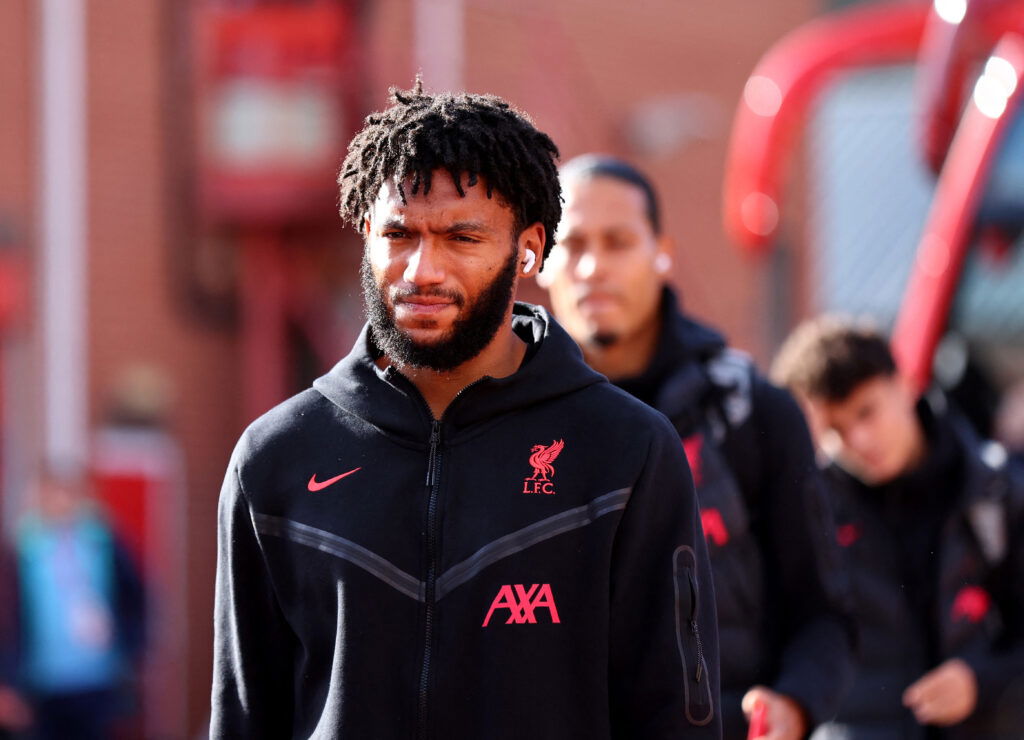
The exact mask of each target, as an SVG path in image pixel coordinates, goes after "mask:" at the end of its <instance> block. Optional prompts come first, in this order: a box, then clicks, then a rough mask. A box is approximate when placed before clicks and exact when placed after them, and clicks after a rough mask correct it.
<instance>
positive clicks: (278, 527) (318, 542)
mask: <svg viewBox="0 0 1024 740" xmlns="http://www.w3.org/2000/svg"><path fill="white" fill-rule="evenodd" d="M253 522H254V523H255V524H256V529H257V531H259V532H262V533H263V534H269V535H273V536H275V537H284V538H285V539H289V540H291V541H293V542H297V543H299V544H300V545H307V546H308V547H313V548H316V549H317V550H322V551H323V552H326V553H330V554H331V555H336V556H337V557H339V558H342V559H344V560H347V561H349V562H350V563H352V564H353V565H358V566H359V567H360V568H362V569H363V570H365V571H366V572H367V573H370V574H371V575H374V576H376V577H377V578H379V579H380V580H382V581H384V583H386V584H388V585H389V586H391V587H392V588H394V589H396V590H398V591H400V592H401V593H403V594H405V595H406V596H408V597H409V598H411V599H415V600H416V601H423V600H424V598H425V593H426V588H425V586H424V584H423V583H422V582H421V581H419V580H417V579H416V578H414V577H413V576H411V575H409V574H408V573H406V572H405V571H404V570H402V569H401V568H399V567H397V566H396V565H394V564H393V563H391V562H390V561H388V560H385V559H384V558H382V557H381V556H380V555H377V554H376V553H373V552H371V551H369V550H367V549H366V548H365V547H363V546H362V545H357V544H356V543H355V542H352V541H351V540H346V539H345V538H344V537H339V536H338V535H336V534H332V533H331V532H325V531H324V530H322V529H317V528H316V527H311V526H309V525H308V524H301V523H300V522H296V521H292V520H291V519H284V518H282V517H278V516H270V515H269V514H253Z"/></svg>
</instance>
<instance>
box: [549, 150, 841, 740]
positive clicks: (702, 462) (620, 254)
mask: <svg viewBox="0 0 1024 740" xmlns="http://www.w3.org/2000/svg"><path fill="white" fill-rule="evenodd" d="M562 185H563V193H564V198H565V206H564V209H563V215H562V222H561V225H560V227H559V232H558V240H557V243H556V245H555V246H554V248H553V251H552V253H551V258H550V259H549V260H548V263H547V265H546V266H545V268H544V271H543V272H542V273H541V275H540V278H539V280H540V282H541V284H542V285H543V286H545V287H547V288H548V290H549V291H550V296H551V305H552V307H553V308H554V313H555V315H556V316H557V317H558V320H559V321H561V322H562V324H563V325H564V326H565V327H566V329H567V330H568V332H569V334H570V335H572V337H573V338H574V339H575V340H576V341H577V342H578V343H579V344H580V346H581V347H582V349H583V354H584V357H585V358H586V360H587V362H588V363H589V364H590V366H591V367H593V368H594V369H595V370H598V371H600V372H602V373H604V374H605V375H607V376H608V377H609V378H610V379H611V380H612V382H613V383H615V384H616V385H617V386H619V387H620V388H622V389H623V390H626V391H628V392H630V393H631V394H633V395H634V396H636V397H637V398H639V399H640V400H642V401H645V402H646V403H648V404H650V405H652V406H654V407H655V408H656V409H658V410H659V411H662V412H663V413H664V414H665V415H666V416H668V418H669V419H670V420H671V421H672V422H673V424H674V425H675V428H676V432H677V436H678V437H679V438H680V439H681V440H682V443H683V445H684V446H685V448H686V451H687V452H688V454H689V456H690V466H691V468H692V469H693V474H694V478H695V481H696V484H697V493H698V497H699V499H700V507H701V516H702V519H703V523H704V534H705V535H706V537H707V542H708V548H709V551H710V556H711V561H712V566H713V572H714V578H715V592H716V597H717V608H718V619H719V633H720V635H721V639H720V645H721V651H722V652H721V661H722V711H723V722H724V726H725V732H724V735H725V737H727V738H745V737H747V735H748V731H749V728H748V717H750V716H751V715H754V714H755V713H756V714H757V715H758V719H759V721H758V722H755V723H754V724H755V725H757V727H760V726H761V724H762V722H761V721H760V720H766V722H767V725H768V728H769V731H768V733H767V734H765V735H764V736H765V737H769V738H773V739H775V738H780V739H781V738H786V739H789V738H800V737H803V735H804V734H805V733H806V731H807V730H809V729H810V728H811V727H812V726H814V725H815V724H817V723H818V722H821V721H823V720H825V719H827V718H828V717H830V716H831V714H832V713H833V712H834V711H835V708H836V707H837V702H838V699H839V697H840V695H841V693H842V690H843V685H844V677H845V676H846V675H847V672H848V665H849V652H850V640H849V627H848V624H847V623H846V621H845V618H844V616H843V613H842V611H841V610H840V608H839V607H838V606H837V603H838V600H839V599H840V596H838V595H837V593H836V592H837V591H838V590H839V589H841V587H842V582H841V581H842V579H841V572H839V571H838V570H837V558H836V556H835V554H834V542H832V541H830V539H829V536H828V534H827V533H828V532H829V531H830V529H829V528H830V526H831V524H830V522H829V518H828V516H827V513H826V507H825V505H824V498H823V495H822V492H821V489H820V485H819V480H818V479H817V476H816V473H815V466H814V458H813V452H812V447H811V443H810V439H809V437H808V434H807V430H806V426H805V424H804V422H803V420H802V418H801V415H800V410H799V408H798V407H797V406H796V404H795V403H794V402H793V400H792V399H791V398H790V397H789V396H788V395H787V394H786V393H785V392H784V391H781V390H779V389H777V388H775V387H773V386H771V385H769V384H768V383H767V382H766V381H764V380H763V379H762V378H761V376H759V375H758V374H757V373H756V372H755V371H754V369H753V366H752V365H751V363H750V361H749V360H748V359H747V358H746V357H745V356H743V355H741V354H739V353H737V352H734V351H731V350H729V349H727V348H726V344H725V341H724V339H723V338H722V336H721V335H720V334H718V333H717V332H715V331H713V330H712V329H709V328H708V327H706V326H703V325H702V324H699V323H697V322H696V321H694V320H693V319H691V318H690V317H688V316H685V315H684V314H683V313H681V311H680V309H679V307H678V306H677V303H676V299H675V296H674V294H673V292H672V291H671V289H670V288H669V287H668V285H667V283H666V280H667V277H668V274H669V271H670V268H671V245H670V243H669V240H668V238H667V237H666V236H665V235H664V234H663V233H662V229H661V218H660V213H659V208H658V201H657V198H656V196H655V192H654V189H653V187H652V186H651V184H650V182H649V181H648V179H647V178H646V177H644V176H643V175H642V174H641V173H640V172H638V171H637V170H636V169H635V168H633V167H632V166H630V165H628V164H626V163H624V162H622V161H619V160H615V159H612V158H609V157H603V156H594V155H588V156H584V157H580V158H577V159H575V160H573V161H571V162H569V163H568V164H566V166H565V167H564V168H563V170H562ZM757 727H755V730H756V731H757Z"/></svg>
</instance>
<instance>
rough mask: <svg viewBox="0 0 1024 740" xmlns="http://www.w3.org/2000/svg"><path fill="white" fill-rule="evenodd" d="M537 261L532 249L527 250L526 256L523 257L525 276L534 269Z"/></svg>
mask: <svg viewBox="0 0 1024 740" xmlns="http://www.w3.org/2000/svg"><path fill="white" fill-rule="evenodd" d="M536 261H537V255H536V254H534V253H533V250H532V249H527V250H526V256H525V257H523V274H524V275H526V274H528V273H529V272H530V270H532V269H533V263H534V262H536Z"/></svg>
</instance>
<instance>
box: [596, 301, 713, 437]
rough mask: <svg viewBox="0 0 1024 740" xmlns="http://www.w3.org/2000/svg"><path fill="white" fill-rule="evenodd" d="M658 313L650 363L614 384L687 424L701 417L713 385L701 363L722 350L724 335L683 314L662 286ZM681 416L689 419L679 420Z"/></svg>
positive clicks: (618, 379)
mask: <svg viewBox="0 0 1024 740" xmlns="http://www.w3.org/2000/svg"><path fill="white" fill-rule="evenodd" d="M659 316H660V321H661V333H660V335H659V337H658V343H657V345H656V347H655V350H654V356H653V357H652V358H651V362H650V364H648V366H647V367H646V368H645V369H644V371H643V372H642V373H640V375H637V376H634V377H630V378H617V379H616V380H615V384H616V385H617V386H619V387H620V388H622V389H623V390H625V391H626V392H627V393H630V394H631V395H633V396H636V397H637V398H639V399H640V400H641V401H644V402H645V403H647V404H649V405H651V406H653V407H654V408H656V409H658V411H661V412H662V413H663V414H665V415H666V416H668V417H669V418H670V419H675V420H676V421H677V422H679V423H681V424H683V426H689V425H690V424H692V423H696V421H697V420H698V419H699V418H700V417H701V416H702V414H703V412H702V411H701V409H702V406H703V402H704V399H705V397H706V395H707V394H708V393H709V392H711V391H712V388H713V386H712V383H711V380H710V378H708V376H707V373H706V372H705V371H704V362H705V361H706V360H708V359H710V358H711V357H714V356H715V355H717V354H719V353H721V352H722V351H723V350H724V349H725V347H726V342H725V337H724V336H722V335H721V334H719V333H718V332H717V331H715V330H714V329H711V328H709V327H707V326H704V325H703V324H700V323H698V322H696V321H694V320H693V319H691V318H689V317H688V316H686V315H685V314H684V313H683V312H682V311H681V310H680V308H679V302H678V300H677V299H676V294H675V292H674V291H673V290H672V289H671V288H669V287H668V286H665V287H664V288H663V289H662V295H661V306H660V308H659ZM682 416H686V417H692V418H691V421H689V422H685V423H683V422H680V421H679V417H682Z"/></svg>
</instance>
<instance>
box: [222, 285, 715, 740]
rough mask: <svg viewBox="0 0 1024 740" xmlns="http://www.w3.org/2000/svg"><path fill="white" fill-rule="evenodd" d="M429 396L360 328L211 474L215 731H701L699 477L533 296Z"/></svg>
mask: <svg viewBox="0 0 1024 740" xmlns="http://www.w3.org/2000/svg"><path fill="white" fill-rule="evenodd" d="M513 326H514V330H515V331H516V333H517V335H518V336H519V337H521V338H522V339H523V340H524V341H526V342H527V344H528V351H527V355H526V360H524V362H523V364H522V366H521V367H520V368H519V370H518V371H517V372H516V373H514V374H513V375H511V376H509V377H507V378H501V379H493V378H485V379H483V380H481V381H478V382H476V383H474V384H472V385H471V386H469V387H467V388H466V389H464V390H463V391H462V392H461V393H460V394H459V395H458V396H457V397H456V399H455V400H454V401H453V402H452V403H451V405H450V406H449V407H448V409H447V410H446V411H445V413H444V415H443V417H442V418H441V419H440V420H437V421H435V420H433V419H432V417H431V414H430V411H429V409H428V407H427V405H426V404H425V402H424V401H423V399H422V397H421V396H420V394H419V393H418V391H417V390H416V389H415V387H414V386H413V385H412V384H411V383H410V382H409V381H408V380H407V379H406V378H405V377H404V376H402V375H401V374H400V373H398V372H396V371H395V370H394V369H391V368H389V369H387V370H380V369H379V368H378V367H377V366H376V364H375V362H374V360H375V358H376V357H377V356H379V352H378V351H377V350H376V348H375V347H374V345H373V342H372V337H371V334H370V332H369V330H368V329H364V330H363V333H362V335H361V336H360V338H359V340H358V341H357V343H356V346H355V348H354V349H353V351H352V352H351V353H350V354H349V355H348V356H347V357H346V358H345V359H343V360H342V361H341V362H340V363H339V364H338V365H337V366H336V367H335V368H334V369H333V370H331V372H330V373H328V374H327V375H325V376H323V377H322V378H320V379H319V380H317V381H316V383H314V386H313V389H310V390H307V391H305V392H303V393H301V394H299V395H298V396H295V397H294V398H292V399H290V400H289V401H286V402H285V403H283V404H281V405H280V406H278V407H276V408H275V409H273V410H271V411H270V412H268V413H267V414H265V415H264V416H263V417H261V418H260V419H258V420H257V421H256V422H254V423H253V424H252V425H251V426H250V427H249V428H248V429H247V430H246V432H245V434H244V435H243V436H242V439H241V440H240V442H239V444H238V446H237V447H236V449H235V453H234V455H233V456H232V460H231V463H230V467H229V469H228V472H227V476H226V480H225V483H224V487H223V489H222V491H221V499H220V510H219V533H218V562H217V588H216V607H215V633H214V634H215V638H214V643H215V644H214V676H213V708H212V709H213V711H212V719H211V729H210V734H211V737H216V738H221V737H224V738H226V737H232V738H234V737H238V738H262V737H268V738H269V737H273V738H287V737H317V738H357V739H360V740H361V739H362V738H367V739H371V738H372V739H373V740H388V739H390V738H402V739H403V740H404V739H410V740H411V739H413V738H453V739H461V738H466V739H467V740H476V739H480V740H484V739H486V740H491V739H495V740H497V739H500V738H513V737H514V738H531V739H534V738H538V739H539V738H551V739H552V740H553V739H555V738H559V739H566V738H587V739H590V740H594V739H600V738H717V737H720V733H721V729H720V719H719V715H718V699H719V697H718V645H717V630H716V619H715V600H714V594H713V590H712V584H711V574H710V569H709V564H708V559H707V553H706V549H705V544H704V538H703V534H702V530H701V525H700V519H699V516H698V513H697V507H696V500H695V494H694V490H693V483H692V479H691V477H690V473H689V469H688V467H687V463H686V458H685V455H684V452H683V450H682V448H681V446H680V444H679V438H678V436H677V435H676V434H675V433H674V432H673V430H672V428H671V426H670V425H669V424H668V422H667V421H666V420H665V419H664V417H662V416H661V415H660V414H657V413H656V412H654V411H652V410H651V409H649V408H648V407H646V406H644V405H643V404H641V403H639V402H637V401H635V400H634V399H632V398H630V397H629V396H628V395H627V394H625V393H623V392H621V391H619V390H618V389H616V388H614V387H613V386H612V385H610V384H609V383H608V382H606V381H605V380H604V378H603V377H602V376H600V375H598V374H597V373H594V372H593V371H591V370H590V369H588V368H587V367H586V366H585V365H584V363H583V361H582V357H581V355H580V353H579V351H578V349H577V348H576V346H575V344H573V343H572V340H571V339H570V338H569V337H568V335H567V334H565V332H564V331H563V330H562V329H561V328H560V327H559V326H558V325H557V324H556V323H555V322H554V321H552V320H551V319H549V318H548V316H547V314H546V313H545V312H544V310H543V309H541V308H537V307H533V306H528V305H526V304H516V307H515V312H514V317H513Z"/></svg>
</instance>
